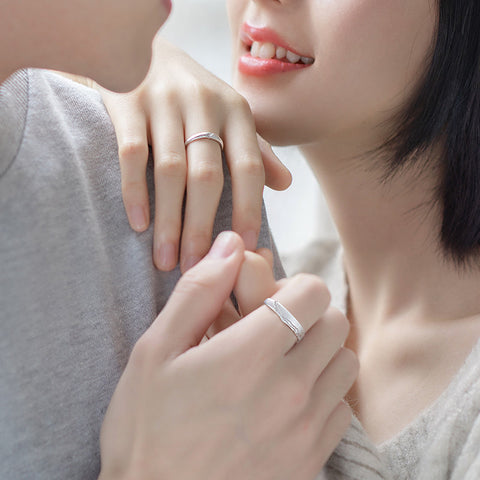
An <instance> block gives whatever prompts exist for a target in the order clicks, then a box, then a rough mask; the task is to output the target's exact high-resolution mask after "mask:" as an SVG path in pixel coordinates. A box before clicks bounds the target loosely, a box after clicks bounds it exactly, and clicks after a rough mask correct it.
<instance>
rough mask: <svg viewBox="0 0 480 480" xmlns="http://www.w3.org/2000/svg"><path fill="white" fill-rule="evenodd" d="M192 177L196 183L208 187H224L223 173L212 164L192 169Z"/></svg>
mask: <svg viewBox="0 0 480 480" xmlns="http://www.w3.org/2000/svg"><path fill="white" fill-rule="evenodd" d="M190 176H191V179H192V180H193V181H194V182H196V183H197V182H198V183H202V184H206V185H208V186H217V187H218V186H223V172H222V170H221V169H220V168H219V167H218V166H217V165H213V164H210V163H204V164H202V165H198V166H196V167H194V168H193V169H192V172H191V174H190Z"/></svg>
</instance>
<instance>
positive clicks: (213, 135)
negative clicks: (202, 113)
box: [185, 132, 223, 150]
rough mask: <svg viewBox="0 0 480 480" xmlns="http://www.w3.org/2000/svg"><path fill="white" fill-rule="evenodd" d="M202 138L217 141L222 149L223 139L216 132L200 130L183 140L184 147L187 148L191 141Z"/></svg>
mask: <svg viewBox="0 0 480 480" xmlns="http://www.w3.org/2000/svg"><path fill="white" fill-rule="evenodd" d="M203 139H207V140H213V141H214V142H217V143H218V144H219V145H220V148H221V149H222V150H223V140H222V139H221V138H220V137H219V136H218V135H217V134H216V133H213V132H200V133H196V134H195V135H192V136H191V137H189V138H187V139H186V140H185V148H187V147H188V146H189V145H190V144H191V143H193V142H196V141H197V140H203Z"/></svg>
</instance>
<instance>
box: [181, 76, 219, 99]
mask: <svg viewBox="0 0 480 480" xmlns="http://www.w3.org/2000/svg"><path fill="white" fill-rule="evenodd" d="M188 91H189V95H191V98H195V99H196V101H197V102H199V103H200V104H204V105H208V104H209V103H211V102H213V101H215V100H216V98H217V96H218V93H217V92H216V91H215V90H213V89H211V88H210V87H208V86H207V85H205V84H204V83H203V82H200V81H197V80H196V79H195V80H193V81H191V82H190V84H189V88H188Z"/></svg>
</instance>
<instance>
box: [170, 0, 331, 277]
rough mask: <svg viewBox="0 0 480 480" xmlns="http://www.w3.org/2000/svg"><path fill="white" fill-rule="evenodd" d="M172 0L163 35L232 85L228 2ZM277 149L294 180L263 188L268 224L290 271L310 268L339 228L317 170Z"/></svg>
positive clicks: (295, 154) (291, 153)
mask: <svg viewBox="0 0 480 480" xmlns="http://www.w3.org/2000/svg"><path fill="white" fill-rule="evenodd" d="M173 3H174V7H173V12H172V15H171V16H170V18H169V20H168V21H167V24H166V25H165V27H164V29H163V31H162V32H163V36H164V37H165V38H167V39H168V40H170V41H171V42H172V43H174V44H176V45H177V46H179V47H181V48H182V49H183V50H185V51H186V52H187V53H189V54H190V55H191V56H192V57H193V58H194V59H195V60H197V61H198V62H199V63H201V64H202V65H203V66H205V67H206V68H207V69H208V70H210V71H211V72H213V73H214V74H216V75H217V76H219V77H220V78H222V79H223V80H225V81H226V82H228V83H230V80H231V73H230V72H231V67H230V36H229V29H228V23H227V14H226V10H225V0H174V2H173ZM275 152H276V153H277V155H278V156H279V157H280V159H281V160H282V162H283V163H285V165H286V166H287V167H288V168H289V169H290V171H291V172H292V175H293V183H292V186H291V187H290V188H289V189H288V190H287V191H285V192H274V191H272V190H270V189H269V188H265V194H264V198H265V204H266V208H267V212H268V217H269V222H270V227H271V230H272V233H273V236H274V238H275V241H276V244H277V247H278V250H279V252H280V256H281V258H282V261H283V262H284V266H285V269H286V270H287V273H288V274H292V273H296V272H297V271H299V270H306V269H308V270H310V271H311V265H308V264H309V263H311V258H310V257H311V255H308V251H309V250H310V252H311V250H312V248H313V247H314V246H315V244H316V243H317V242H318V241H319V240H322V241H324V240H331V241H332V242H334V240H335V238H336V233H335V229H334V227H333V224H332V221H331V219H330V217H329V215H328V212H327V210H326V206H325V201H324V199H323V196H322V194H321V192H320V190H319V188H318V185H317V183H316V181H315V180H314V178H313V174H312V173H311V171H310V169H309V167H308V165H307V164H306V162H305V161H304V160H303V158H302V157H301V155H300V154H299V152H298V151H297V150H296V149H295V148H276V149H275ZM307 267H310V268H307Z"/></svg>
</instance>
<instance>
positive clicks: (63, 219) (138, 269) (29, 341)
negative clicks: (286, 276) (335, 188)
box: [0, 70, 281, 480]
mask: <svg viewBox="0 0 480 480" xmlns="http://www.w3.org/2000/svg"><path fill="white" fill-rule="evenodd" d="M148 174H149V181H150V187H151V179H152V168H151V165H149V169H148ZM230 222H231V185H230V182H229V180H228V178H227V182H226V187H225V190H224V195H223V198H222V202H221V209H220V211H219V213H218V216H217V221H216V226H215V232H216V233H217V232H218V231H220V230H223V229H227V228H229V227H230ZM259 244H260V245H261V246H267V247H272V243H271V238H270V233H269V230H268V227H267V225H266V223H265V221H264V224H263V229H262V233H261V236H260V241H259ZM276 273H277V276H280V275H281V270H280V266H279V264H278V262H277V264H276ZM178 278H179V272H178V270H177V271H175V272H173V273H161V272H159V271H157V270H156V269H155V268H154V266H153V264H152V229H150V230H149V231H147V232H145V233H142V234H137V233H135V232H133V231H132V230H131V229H130V227H129V225H128V223H127V219H126V215H125V212H124V209H123V204H122V197H121V187H120V172H119V166H118V158H117V148H116V139H115V133H114V130H113V127H112V125H111V123H110V121H109V118H108V115H107V113H106V111H105V108H104V106H103V104H102V102H101V99H100V97H99V95H98V94H97V93H96V92H94V91H92V90H90V89H88V88H86V87H83V86H80V85H77V84H75V83H73V82H71V81H69V80H66V79H64V78H63V77H60V76H58V75H56V74H54V73H50V72H45V71H39V70H31V71H22V72H19V73H17V74H15V75H14V76H12V77H11V78H10V79H9V80H8V81H6V82H5V83H4V84H2V85H1V86H0V327H1V334H0V365H1V368H0V479H2V480H13V479H25V480H57V479H58V480H66V479H68V480H75V479H78V480H91V479H95V478H97V475H98V472H99V465H100V463H99V461H100V459H99V444H98V436H99V430H100V426H101V423H102V419H103V416H104V413H105V410H106V408H107V406H108V403H109V401H110V397H111V395H112V393H113V390H114V388H115V385H116V383H117V381H118V379H119V376H120V374H121V372H122V369H123V368H124V366H125V364H126V362H127V359H128V356H129V353H130V351H131V349H132V346H133V345H134V343H135V341H136V340H137V339H138V338H139V336H140V335H141V334H142V333H143V332H144V331H145V330H146V328H148V326H149V325H150V324H151V322H152V321H153V320H154V318H155V317H156V315H157V314H158V312H159V311H160V310H161V308H162V307H163V305H164V304H165V301H166V299H167V298H168V295H169V293H170V292H171V290H172V288H173V286H174V285H175V283H176V281H177V279H178Z"/></svg>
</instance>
